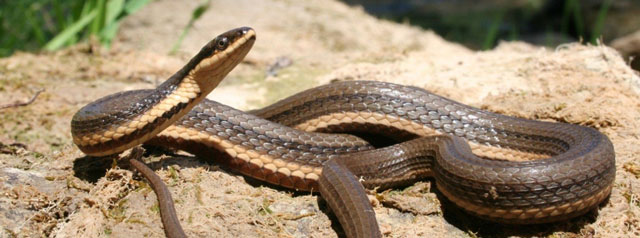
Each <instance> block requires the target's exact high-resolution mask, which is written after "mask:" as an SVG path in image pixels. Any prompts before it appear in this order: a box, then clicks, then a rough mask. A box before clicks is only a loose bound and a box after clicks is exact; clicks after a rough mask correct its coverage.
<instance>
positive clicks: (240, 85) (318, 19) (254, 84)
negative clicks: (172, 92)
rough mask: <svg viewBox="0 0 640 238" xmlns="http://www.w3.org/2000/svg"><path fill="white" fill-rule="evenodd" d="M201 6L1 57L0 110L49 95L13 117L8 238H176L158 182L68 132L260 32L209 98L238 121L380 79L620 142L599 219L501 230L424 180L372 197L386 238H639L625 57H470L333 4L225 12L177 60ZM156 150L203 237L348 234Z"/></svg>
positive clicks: (311, 201)
mask: <svg viewBox="0 0 640 238" xmlns="http://www.w3.org/2000/svg"><path fill="white" fill-rule="evenodd" d="M197 4H198V3H197V2H195V1H188V2H178V1H169V0H164V1H162V0H161V1H154V2H152V3H150V4H149V5H148V6H147V7H145V8H143V9H142V10H141V11H140V12H138V13H136V14H134V15H133V16H131V17H130V18H128V19H126V21H125V22H123V24H122V26H121V27H122V28H121V30H120V32H119V35H118V39H117V40H116V41H115V43H114V46H113V48H112V49H110V50H106V49H101V48H99V47H96V46H95V45H92V44H89V43H87V44H82V45H78V46H75V47H72V48H69V49H65V50H62V51H58V52H49V53H48V52H42V53H37V54H34V53H17V54H14V55H13V56H11V57H8V58H4V59H0V102H3V103H5V102H6V103H13V102H15V101H18V102H22V101H27V100H29V99H30V98H31V97H32V96H33V95H34V94H35V93H36V92H37V91H38V90H40V89H44V92H42V94H40V95H39V96H38V98H36V100H35V101H34V102H33V103H31V104H29V105H26V106H22V107H14V108H7V109H1V110H0V121H1V123H0V237H42V236H48V237H143V236H144V237H163V236H164V233H163V230H162V225H161V222H160V216H159V213H158V205H157V202H156V197H155V194H154V193H153V192H152V190H151V189H150V188H149V185H148V184H147V182H146V181H145V180H144V179H142V178H141V177H140V176H139V175H136V174H135V173H132V172H130V170H128V169H127V167H126V166H125V165H124V163H122V162H120V161H118V160H116V159H114V158H104V159H96V158H90V157H86V156H84V155H83V154H82V153H81V152H80V151H79V150H78V149H77V148H76V147H75V146H74V145H73V143H72V141H71V136H70V132H69V122H70V120H71V117H72V116H73V114H74V113H75V112H76V111H77V110H78V109H79V108H80V107H82V106H83V105H85V104H87V103H89V102H91V101H93V100H95V99H97V98H99V97H101V96H105V95H108V94H111V93H115V92H118V91H122V90H130V89H140V88H152V87H154V86H155V85H157V84H159V83H161V82H162V81H163V79H165V78H167V77H168V76H169V75H171V74H172V73H173V72H174V71H176V70H178V69H179V68H180V67H181V66H182V65H183V64H184V63H185V62H186V60H188V59H189V58H190V56H191V55H192V54H194V53H195V52H196V51H197V50H198V49H199V47H201V46H202V45H203V44H204V43H205V42H207V41H208V40H209V39H210V38H211V37H213V36H215V35H217V34H219V33H221V32H223V31H226V30H228V29H231V28H234V27H238V26H243V25H248V26H252V27H253V28H254V29H255V30H256V31H257V33H258V39H257V42H256V44H255V46H254V49H253V50H252V52H251V53H250V54H249V55H248V56H247V58H246V60H245V62H244V63H242V64H241V65H239V66H238V67H237V68H236V69H235V70H234V71H233V72H232V73H231V74H230V75H229V76H228V77H227V78H226V79H225V81H224V82H223V84H221V86H220V87H219V88H218V89H216V90H214V91H213V93H212V94H211V95H210V98H211V99H214V100H218V101H220V102H223V103H225V104H228V105H231V106H233V107H236V108H239V109H247V110H248V109H254V108H259V107H262V106H265V105H268V104H270V103H273V102H274V101H275V100H278V99H281V98H284V97H286V96H288V95H291V94H293V93H295V92H298V91H300V90H303V89H306V88H310V87H313V86H317V85H321V84H325V83H329V82H331V81H335V80H354V79H360V80H380V81H388V82H395V83H401V84H406V85H413V86H418V87H423V88H425V89H428V90H430V91H433V92H436V93H438V94H441V95H444V96H447V97H450V98H452V99H455V100H457V101H460V102H462V103H465V104H469V105H472V106H476V107H480V108H483V109H486V110H490V111H494V112H499V113H503V114H507V115H512V116H518V117H523V118H529V119H536V120H545V121H555V122H565V123H574V124H580V125H585V126H590V127H593V128H596V129H598V130H600V131H601V132H603V133H604V134H606V135H607V136H608V137H609V138H610V139H611V141H612V142H613V144H614V147H615V150H616V168H617V171H616V180H615V184H614V188H613V192H612V194H611V196H610V197H609V199H608V200H607V201H606V202H605V203H603V204H602V205H601V206H600V208H599V209H597V211H592V212H590V213H588V214H586V215H584V216H581V217H578V218H575V219H572V220H569V221H566V222H559V223H553V224H544V225H534V226H512V225H502V224H495V223H490V222H485V221H481V220H478V219H477V218H474V217H472V216H468V215H467V214H465V213H464V212H461V211H460V210H459V209H458V208H456V207H455V206H453V205H452V204H450V203H449V202H448V201H447V200H446V199H445V198H443V197H442V196H441V195H439V194H438V193H437V189H436V188H435V186H432V185H433V180H427V181H423V182H419V183H416V184H415V185H413V186H410V187H407V188H400V189H397V190H390V191H371V195H372V196H371V198H372V199H373V200H374V201H375V202H376V203H375V207H374V208H375V211H376V217H377V219H378V222H379V224H380V228H381V230H382V232H383V233H384V236H385V237H507V236H510V237H640V162H638V160H637V157H638V155H639V154H640V147H638V146H637V145H638V144H639V142H640V130H639V128H640V98H639V97H638V95H639V94H640V78H639V77H638V75H637V73H636V72H634V71H633V70H631V69H630V68H629V66H628V64H627V63H626V62H625V60H624V59H623V58H622V57H621V56H620V54H618V52H616V51H615V50H614V49H612V48H609V47H607V46H604V45H598V46H585V45H580V44H578V43H575V44H566V45H562V46H560V47H557V48H555V49H546V48H541V47H537V46H533V45H529V44H526V43H520V42H503V43H501V44H500V45H499V46H498V47H497V48H495V49H493V50H490V51H471V50H469V49H466V48H464V47H462V46H460V45H457V44H454V43H450V42H446V41H444V40H443V39H442V38H441V37H439V36H438V35H436V34H434V33H433V32H431V31H428V30H422V29H419V28H416V27H412V26H409V25H405V24H398V23H392V22H389V21H385V20H380V19H376V18H374V17H371V16H369V15H367V14H366V13H364V12H363V10H362V9H360V8H357V7H349V6H346V5H344V4H342V3H340V2H337V1H333V0H331V1H329V0H327V1H289V0H269V1H266V0H222V1H212V2H211V4H210V6H209V10H208V11H207V12H206V13H205V14H204V15H203V16H202V18H201V19H199V20H198V21H196V22H195V24H194V28H193V29H192V30H191V31H189V33H188V34H187V36H186V38H185V40H184V42H183V43H182V45H181V47H180V48H179V49H180V50H179V51H178V53H177V54H174V55H169V54H168V52H169V49H170V48H171V47H172V46H173V44H175V42H176V40H177V39H178V36H179V34H180V32H181V31H182V29H183V28H184V27H185V26H186V25H187V22H188V21H189V18H190V16H191V12H192V10H193V9H195V8H196V7H197ZM283 62H284V63H283ZM276 64H277V65H278V66H277V67H274V65H276ZM148 151H149V153H147V154H146V155H145V160H146V161H147V162H148V164H149V165H150V166H151V167H152V168H153V169H154V170H155V171H156V173H158V174H159V175H160V177H161V178H163V180H164V181H165V182H166V183H167V184H168V186H169V188H170V190H171V192H172V194H173V196H174V198H175V200H176V206H177V210H178V216H179V217H180V219H181V221H182V225H183V227H184V229H185V231H186V232H187V234H188V235H189V236H190V237H337V236H338V235H342V231H341V228H340V227H339V225H336V224H337V220H336V219H335V218H333V216H332V215H331V214H330V212H329V211H328V209H327V208H326V205H324V204H323V202H321V201H320V200H319V199H318V197H317V195H316V194H311V193H303V192H296V191H290V190H285V189H282V188H278V187H275V186H268V185H265V184H262V183H259V182H257V181H254V180H251V179H248V178H245V177H243V176H241V175H239V174H237V173H234V172H233V171H231V170H228V169H226V168H221V167H219V166H217V165H216V164H213V163H211V162H210V160H207V158H197V157H195V156H192V155H189V154H186V153H182V152H177V153H174V152H163V151H161V150H160V151H158V150H157V149H154V150H148ZM319 201H320V202H319Z"/></svg>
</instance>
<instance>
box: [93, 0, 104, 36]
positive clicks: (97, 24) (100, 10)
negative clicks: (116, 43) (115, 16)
mask: <svg viewBox="0 0 640 238" xmlns="http://www.w3.org/2000/svg"><path fill="white" fill-rule="evenodd" d="M96 7H97V14H96V17H95V18H93V21H92V22H91V28H90V32H91V35H98V34H100V29H102V28H103V27H104V18H105V15H106V12H107V2H106V1H105V0H97V2H96Z"/></svg>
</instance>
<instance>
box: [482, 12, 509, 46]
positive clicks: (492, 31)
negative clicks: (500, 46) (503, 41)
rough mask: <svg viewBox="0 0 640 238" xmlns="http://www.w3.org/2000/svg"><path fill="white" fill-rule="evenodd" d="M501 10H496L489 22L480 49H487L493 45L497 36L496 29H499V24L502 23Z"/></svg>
mask: <svg viewBox="0 0 640 238" xmlns="http://www.w3.org/2000/svg"><path fill="white" fill-rule="evenodd" d="M503 15H504V14H503V12H502V11H501V12H498V13H497V14H496V16H495V18H494V19H493V21H492V22H491V25H490V26H489V30H488V31H487V36H486V37H485V38H484V43H482V49H484V50H488V49H491V47H493V46H494V44H495V42H496V39H497V38H498V30H499V29H500V25H501V24H502V16H503Z"/></svg>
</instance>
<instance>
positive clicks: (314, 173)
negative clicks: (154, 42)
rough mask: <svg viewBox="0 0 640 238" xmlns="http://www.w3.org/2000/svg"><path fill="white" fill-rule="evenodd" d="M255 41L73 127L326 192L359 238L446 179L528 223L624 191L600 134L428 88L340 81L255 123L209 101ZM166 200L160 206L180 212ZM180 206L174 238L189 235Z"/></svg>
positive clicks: (88, 145) (213, 50) (219, 46)
mask: <svg viewBox="0 0 640 238" xmlns="http://www.w3.org/2000/svg"><path fill="white" fill-rule="evenodd" d="M254 41H255V32H254V30H253V29H251V28H248V27H243V28H238V29H234V30H230V31H228V32H225V33H223V34H221V35H220V36H218V37H216V38H214V39H213V40H212V41H210V42H209V43H208V44H207V45H205V46H204V47H203V48H202V50H201V51H200V52H199V53H198V54H197V55H196V56H195V57H193V58H192V59H191V60H190V61H189V63H187V64H186V65H185V66H184V67H183V68H182V69H181V70H179V71H178V72H176V73H175V74H174V75H173V76H171V77H170V78H169V79H168V80H167V81H165V82H164V83H162V84H161V85H159V86H158V87H157V88H156V89H149V90H134V91H126V92H120V93H116V94H112V95H109V96H106V97H104V98H101V99H98V100H96V101H94V102H92V103H90V104H88V105H86V106H85V107H83V108H82V109H80V110H79V111H78V112H77V113H76V114H75V115H74V117H73V119H72V121H71V132H72V135H73V140H74V143H75V144H76V145H77V146H78V147H79V148H80V150H82V151H83V152H84V153H85V154H87V155H89V156H106V155H111V154H117V153H120V152H122V151H124V150H127V149H129V148H132V147H134V146H137V145H139V144H142V143H149V144H155V145H162V146H166V147H171V148H175V149H181V150H185V151H188V152H192V153H194V154H198V155H201V154H202V155H206V154H209V153H214V154H215V153H218V155H220V154H222V155H224V156H225V157H224V159H220V158H218V159H217V160H218V161H220V162H222V163H224V164H225V165H227V166H229V167H230V168H232V169H234V170H237V171H239V172H241V173H243V174H245V175H247V176H251V177H254V178H257V179H259V180H263V181H266V182H269V183H273V184H276V185H280V186H283V187H287V188H293V189H298V190H304V191H319V192H320V194H321V196H322V197H323V198H324V199H325V200H326V201H327V204H328V205H329V207H330V208H331V209H332V211H333V212H334V213H335V214H336V216H337V218H338V220H339V222H340V224H341V225H342V227H343V228H344V230H345V232H346V235H347V236H348V237H380V236H381V234H380V230H379V228H378V223H377V221H376V217H375V213H374V211H373V209H372V207H371V204H370V202H369V200H368V198H367V196H366V193H365V190H364V188H365V187H366V188H375V187H378V188H380V189H385V188H389V187H395V186H401V185H407V184H411V183H413V182H415V181H417V180H421V179H424V178H426V177H434V178H435V181H436V185H437V188H438V190H439V191H441V192H442V194H444V195H445V196H446V197H447V198H448V199H449V200H451V201H452V202H453V203H455V204H457V205H458V206H460V207H462V208H463V209H464V210H466V211H467V212H469V213H471V214H474V215H476V216H479V217H481V218H484V219H488V220H492V221H497V222H503V223H518V224H530V223H546V222H554V221H559V220H565V219H569V218H572V217H575V216H579V215H581V214H584V213H586V212H587V211H589V210H592V209H594V208H595V207H597V205H598V204H599V203H601V202H602V201H603V200H604V199H605V198H606V197H607V196H608V195H609V194H610V192H611V188H612V184H613V179H614V176H615V154H614V150H613V145H612V144H611V142H610V140H609V139H608V138H607V137H606V136H605V135H603V134H602V133H600V132H598V131H597V130H595V129H592V128H589V127H584V126H579V125H572V124H565V123H551V122H541V121H533V120H526V119H520V118H514V117H509V116H504V115H500V114H495V113H492V112H487V111H483V110H480V109H477V108H473V107H470V106H466V105H463V104H460V103H458V102H455V101H452V100H450V99H447V98H444V97H441V96H438V95H435V94H432V93H430V92H428V91H425V90H423V89H420V88H416V87H410V86H402V85H397V84H392V83H384V82H375V81H347V82H337V83H331V84H328V85H323V86H319V87H316V88H312V89H309V90H306V91H304V92H301V93H298V94H296V95H293V96H291V97H288V98H286V99H283V100H281V101H279V102H277V103H275V104H272V105H271V106H268V107H266V108H263V109H260V110H255V111H250V112H243V111H240V110H236V109H234V108H231V107H229V106H226V105H223V104H220V103H218V102H215V101H209V100H206V99H205V97H206V95H207V94H208V93H209V92H211V91H212V90H213V89H214V88H215V87H216V86H217V85H218V84H219V83H220V81H221V80H222V79H223V78H224V77H225V76H226V75H227V74H228V73H229V72H230V71H231V70H232V69H233V68H234V67H235V66H236V65H237V64H239V63H240V62H241V61H242V59H243V58H244V56H245V55H246V54H247V53H248V52H249V50H250V48H251V46H252V45H253V43H254ZM363 138H364V139H363ZM380 138H386V139H385V140H381V139H380ZM376 141H384V142H380V143H377V142H376ZM376 143H377V144H376ZM374 145H375V146H374ZM216 157H219V156H216ZM134 167H136V168H138V169H139V170H141V169H140V168H144V164H143V163H137V164H136V165H134ZM142 170H144V169H142ZM145 171H146V172H145ZM145 171H141V172H142V173H143V174H144V175H145V176H146V177H148V178H149V177H150V176H152V175H151V174H153V173H152V171H151V170H145ZM156 177H157V176H156ZM150 181H151V179H150ZM156 181H157V179H156ZM152 185H153V187H154V190H156V192H158V189H161V188H162V187H163V186H164V185H163V184H162V183H161V181H160V183H159V185H156V183H154V182H152ZM164 189H165V190H164V192H162V193H161V194H160V193H159V194H158V198H159V199H160V202H161V204H165V203H167V200H169V201H171V198H170V195H168V192H167V190H166V188H164ZM167 207H168V208H165V209H163V210H161V215H163V224H164V228H165V233H166V234H167V236H169V237H182V236H185V234H184V232H183V231H182V228H181V227H180V225H179V221H178V220H177V216H175V210H171V209H173V208H172V206H167ZM171 213H173V214H172V215H173V216H172V218H167V219H166V220H167V221H165V219H164V215H165V214H171Z"/></svg>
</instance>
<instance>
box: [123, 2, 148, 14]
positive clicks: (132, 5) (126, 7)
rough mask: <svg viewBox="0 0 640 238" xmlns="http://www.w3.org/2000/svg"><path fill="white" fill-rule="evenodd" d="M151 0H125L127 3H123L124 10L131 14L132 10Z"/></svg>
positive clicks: (134, 10) (136, 9)
mask: <svg viewBox="0 0 640 238" xmlns="http://www.w3.org/2000/svg"><path fill="white" fill-rule="evenodd" d="M150 1H151V0H130V1H127V3H126V4H125V5H124V11H125V12H126V13H127V14H133V13H134V12H136V11H138V10H139V9H140V8H142V7H144V5H147V3H149V2H150Z"/></svg>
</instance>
